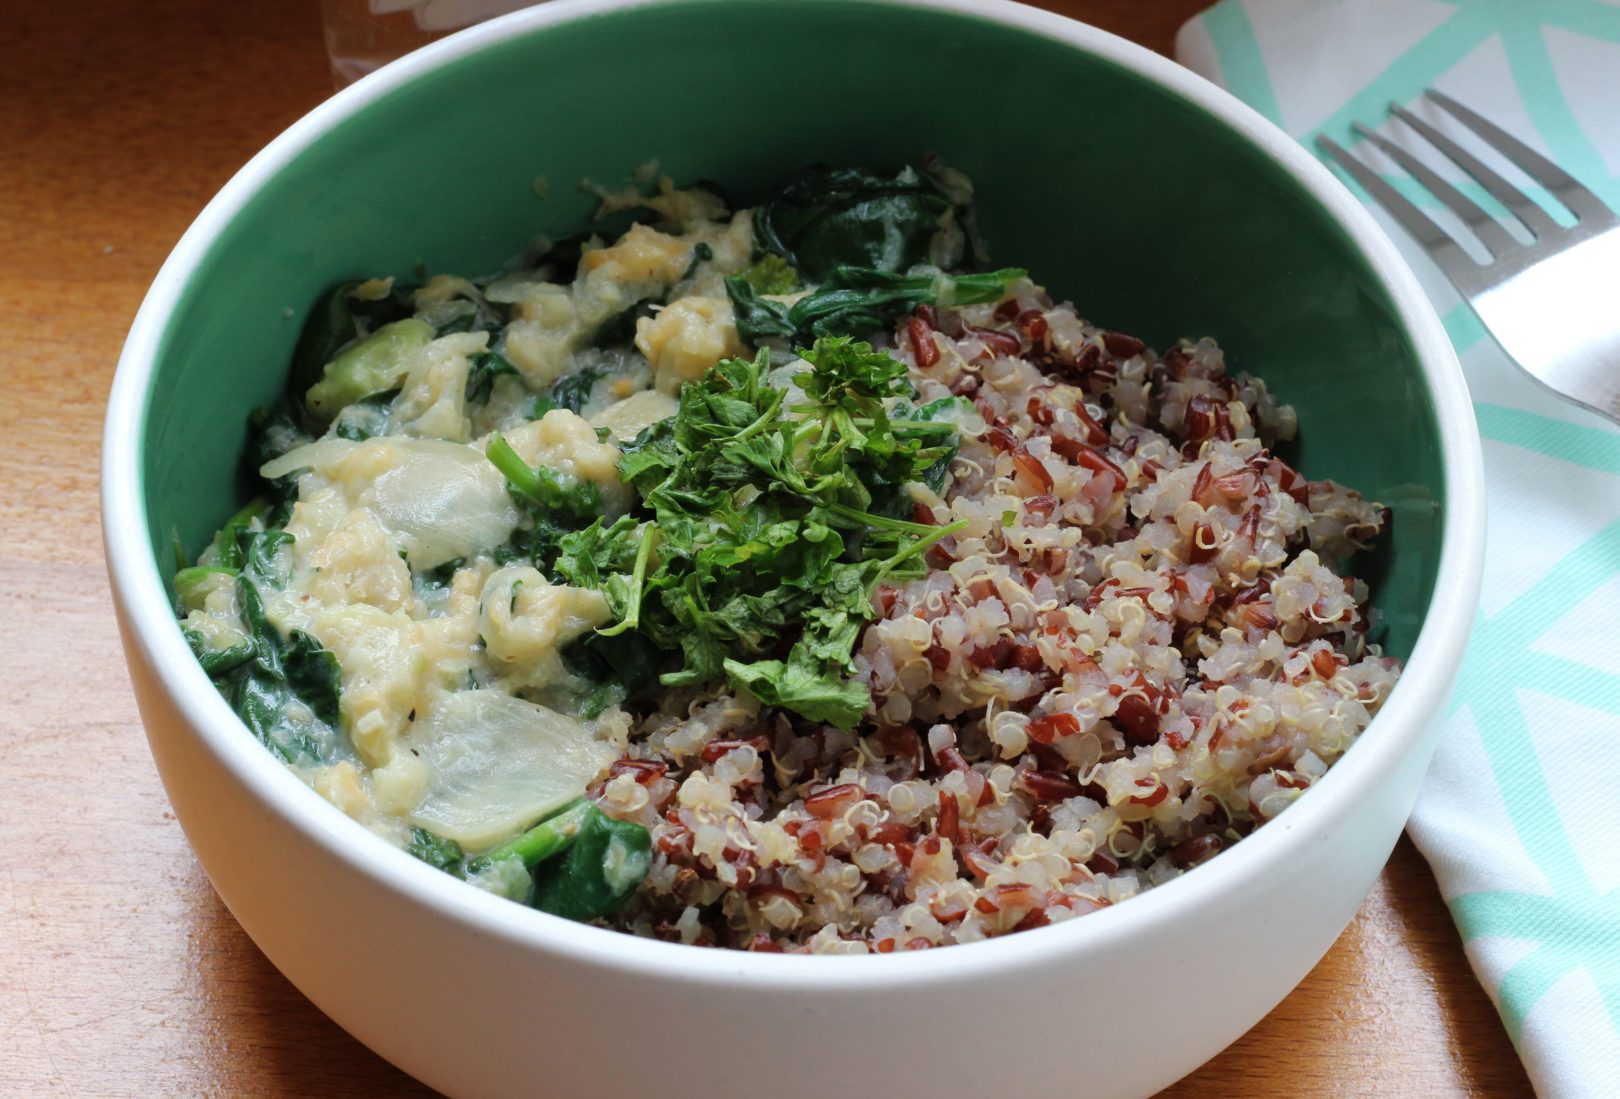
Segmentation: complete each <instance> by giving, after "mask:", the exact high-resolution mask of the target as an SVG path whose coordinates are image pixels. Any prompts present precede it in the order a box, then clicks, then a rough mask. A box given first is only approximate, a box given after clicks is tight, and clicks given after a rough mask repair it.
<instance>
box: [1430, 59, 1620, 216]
mask: <svg viewBox="0 0 1620 1099" xmlns="http://www.w3.org/2000/svg"><path fill="white" fill-rule="evenodd" d="M1423 94H1424V95H1425V96H1427V97H1428V98H1429V99H1431V100H1433V101H1434V102H1436V103H1438V104H1440V106H1442V107H1444V108H1445V109H1446V110H1447V111H1449V112H1451V114H1452V115H1453V116H1454V117H1455V118H1457V119H1458V120H1459V121H1461V122H1462V123H1463V124H1464V125H1466V126H1467V127H1468V128H1469V129H1471V130H1473V131H1474V132H1475V133H1476V134H1478V135H1479V136H1480V137H1482V138H1484V139H1485V141H1486V142H1487V143H1488V144H1490V145H1491V146H1492V147H1493V148H1495V149H1496V151H1497V152H1499V153H1501V154H1502V155H1503V156H1505V157H1507V158H1508V159H1509V160H1511V161H1513V163H1515V164H1517V165H1518V166H1519V168H1520V169H1521V170H1523V172H1524V174H1525V175H1527V176H1529V177H1530V178H1531V179H1533V180H1535V181H1536V182H1537V183H1539V184H1541V185H1542V186H1543V187H1545V188H1547V190H1549V191H1551V192H1552V194H1553V197H1555V198H1556V199H1558V201H1559V202H1561V203H1563V204H1564V205H1565V206H1566V207H1568V209H1569V212H1570V213H1572V214H1574V215H1575V216H1576V218H1579V219H1585V218H1593V219H1595V220H1598V221H1606V222H1613V221H1615V220H1616V219H1615V215H1614V211H1612V210H1610V209H1609V208H1608V206H1606V205H1604V203H1603V200H1602V199H1600V198H1598V197H1597V196H1596V195H1594V194H1593V193H1592V192H1591V191H1588V190H1587V189H1586V188H1585V187H1582V186H1581V185H1580V183H1578V182H1577V181H1576V179H1575V177H1574V176H1572V175H1570V174H1569V173H1568V172H1566V171H1564V170H1563V169H1562V168H1560V167H1559V166H1558V165H1556V164H1554V163H1553V162H1552V161H1550V160H1548V159H1547V158H1546V157H1544V156H1542V155H1541V154H1540V153H1538V152H1536V151H1535V150H1534V149H1532V148H1530V146H1528V145H1526V144H1525V143H1524V142H1522V141H1520V140H1519V139H1518V138H1516V137H1514V136H1513V135H1512V134H1510V133H1508V132H1507V131H1506V130H1504V129H1502V128H1501V127H1500V126H1498V125H1496V123H1494V122H1492V121H1490V120H1489V119H1487V118H1485V117H1484V116H1483V115H1481V114H1479V113H1478V112H1477V111H1473V110H1470V109H1469V108H1467V107H1465V106H1463V105H1462V104H1461V103H1458V102H1457V101H1456V100H1455V99H1453V98H1451V97H1450V96H1449V95H1447V94H1445V93H1444V92H1441V91H1436V90H1435V89H1434V88H1429V89H1428V90H1426V91H1425V92H1424V93H1423ZM1481 182H1483V181H1481Z"/></svg>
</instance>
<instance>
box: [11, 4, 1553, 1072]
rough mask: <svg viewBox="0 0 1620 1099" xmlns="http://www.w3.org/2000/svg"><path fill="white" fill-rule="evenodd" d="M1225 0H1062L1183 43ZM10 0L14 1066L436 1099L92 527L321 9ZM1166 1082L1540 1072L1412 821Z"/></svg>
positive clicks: (1150, 38)
mask: <svg viewBox="0 0 1620 1099" xmlns="http://www.w3.org/2000/svg"><path fill="white" fill-rule="evenodd" d="M1202 4H1203V0H1166V2H1159V0H1153V2H1149V0H1070V2H1067V3H1056V2H1053V3H1052V4H1051V6H1053V7H1055V8H1058V9H1059V10H1063V11H1065V12H1067V13H1068V14H1071V15H1076V16H1080V17H1084V18H1088V19H1090V20H1091V21H1092V22H1095V23H1098V24H1099V25H1102V26H1104V27H1106V28H1108V29H1110V30H1113V31H1115V32H1117V33H1122V34H1124V35H1126V36H1128V37H1130V38H1133V39H1135V40H1136V41H1139V42H1142V43H1144V44H1146V45H1148V46H1150V47H1152V48H1154V49H1158V50H1161V51H1167V50H1168V49H1169V47H1170V44H1171V41H1172V38H1173V35H1174V31H1175V28H1176V27H1177V26H1178V25H1179V24H1180V23H1181V21H1182V20H1183V19H1185V18H1186V17H1187V16H1189V15H1191V14H1193V13H1194V12H1195V11H1196V10H1198V9H1199V8H1200V7H1201V6H1202ZM15 7H16V8H17V9H20V10H14V11H10V12H8V15H7V18H6V19H5V20H4V22H3V25H0V58H5V59H6V63H5V64H4V65H0V101H3V102H4V103H6V104H7V106H6V108H5V110H4V111H0V301H3V302H4V303H5V305H6V311H7V323H6V324H5V325H4V326H0V364H3V368H4V375H3V379H4V380H3V382H0V385H3V387H4V390H3V400H0V614H3V621H4V622H5V624H6V629H7V637H6V639H5V640H4V642H0V674H3V679H4V684H5V688H6V691H5V704H4V705H3V706H0V1091H3V1092H5V1093H7V1094H16V1095H41V1094H63V1095H75V1096H99V1095H141V1096H148V1095H176V1096H185V1095H263V1096H299V1095H317V1094H336V1095H346V1096H357V1097H365V1096H410V1095H425V1094H427V1092H426V1091H425V1089H422V1088H421V1087H420V1086H419V1085H417V1084H415V1083H414V1082H413V1081H411V1080H409V1079H407V1078H406V1077H405V1076H403V1075H402V1074H400V1073H399V1072H397V1071H395V1070H394V1069H392V1068H390V1067H389V1066H388V1065H386V1064H385V1063H383V1062H382V1061H381V1060H379V1059H378V1058H376V1057H374V1056H373V1055H372V1054H370V1053H369V1052H367V1051H366V1050H365V1049H363V1048H362V1047H361V1046H359V1045H358V1044H357V1043H356V1042H354V1041H353V1040H352V1039H350V1038H349V1037H348V1036H347V1035H345V1034H344V1033H343V1032H342V1031H341V1030H339V1029H338V1028H337V1027H336V1026H335V1025H333V1024H332V1023H331V1022H329V1021H328V1020H327V1019H326V1018H325V1017H324V1016H322V1015H321V1014H320V1013H319V1012H317V1011H316V1010H315V1009H314V1008H313V1007H312V1006H311V1005H310V1004H309V1003H308V1002H307V1001H305V1000H304V999H303V998H302V997H301V996H299V995H298V993H297V992H295V991H294V990H293V989H292V988H291V987H290V986H289V985H288V984H287V983H286V981H284V980H283V979H282V978H281V977H280V975H279V974H277V973H276V971H275V970H274V969H273V968H271V966H270V965H269V964H268V963H267V962H266V961H265V959H264V958H263V956H262V955H260V954H259V952H258V951H257V950H256V949H255V948H254V947H253V945H252V943H251V942H249V941H248V939H247V937H246V936H245V935H244V934H243V933H242V931H241V929H240V928H239V927H238V926H237V925H236V923H235V921H234V920H233V919H232V918H231V916H230V914H229V913H228V912H227V911H226V910H225V909H224V907H223V906H222V905H221V904H220V902H219V901H218V899H217V898H216V897H215V896H214V893H213V891H212V889H211V888H210V887H209V885H208V882H207V880H206V879H205V878H204V877H203V875H202V873H201V871H200V870H199V869H198V868H197V865H196V863H195V861H194V860H193V858H192V856H191V853H190V851H189V849H188V848H187V846H186V843H185V840H184V838H183V837H182V835H181V833H180V829H179V827H178V826H177V825H176V823H175V821H174V818H173V816H172V815H171V813H170V812H169V809H168V803H167V801H166V799H165V797H164V794H163V790H162V787H161V785H160V784H159V782H158V779H157V776H156V774H155V772H154V771H153V768H152V764H151V760H150V756H149V755H148V754H147V749H146V744H145V739H144V737H143V735H142V732H141V728H140V724H139V721H138V719H137V717H136V713H135V706H134V701H133V699H132V697H131V695H130V691H129V686H128V681H127V679H126V677H125V672H124V666H123V661H122V657H121V655H120V652H119V648H118V641H117V637H116V634H115V630H114V626H113V620H112V614H111V612H110V610H109V606H108V595H107V588H106V580H105V576H104V573H103V569H102V563H101V549H100V541H99V534H98V528H97V500H96V492H97V488H98V479H97V473H96V464H97V460H98V457H99V446H98V439H99V436H100V428H101V416H102V409H103V403H104V401H105V398H106V393H107V387H108V383H109V380H110V379H111V376H112V371H113V366H114V363H115V361H116V359H117V356H118V350H119V346H120V344H121V342H122V339H123V335H124V332H125V330H126V328H127V327H128V324H129V321H130V319H131V318H132V317H133V315H134V312H135V309H136V307H137V305H138V304H139V302H140V299H141V296H142V294H143V293H144V291H145V287H146V285H147V283H148V282H149V281H150V280H151V278H152V276H153V274H154V273H155V271H156V270H157V267H158V265H159V264H160V263H161V262H162V259H163V257H164V256H165V255H166V254H167V252H168V250H169V249H170V247H172V245H173V244H174V242H175V240H176V239H177V238H178V237H179V235H180V234H181V232H182V231H183V230H184V229H185V227H186V225H187V224H188V223H189V222H190V220H191V218H192V217H193V216H194V215H195V214H196V212H197V211H198V210H199V209H200V208H201V206H202V205H203V203H204V202H205V201H206V200H207V199H208V197H209V196H210V195H211V194H212V193H213V192H214V190H215V189H216V188H217V187H218V186H219V185H220V184H222V183H223V182H224V181H225V180H226V179H227V178H228V177H229V176H230V174H231V173H232V172H233V171H234V170H235V169H236V168H237V167H238V166H240V165H241V163H242V162H243V161H244V160H246V159H247V157H248V156H249V155H251V154H252V152H253V151H255V150H256V149H257V148H259V147H260V146H261V145H263V144H264V143H265V142H266V141H267V140H269V139H270V138H271V137H273V136H274V135H275V134H276V133H277V132H278V131H280V130H281V129H282V128H283V127H285V126H286V125H287V124H288V123H290V122H292V121H293V120H294V119H295V118H297V117H298V116H299V115H301V114H302V113H303V112H304V111H306V110H307V109H309V108H310V107H312V106H313V105H315V104H316V103H317V102H319V101H320V100H321V99H322V98H323V97H324V96H325V95H326V94H327V93H328V92H329V90H330V87H329V83H328V76H327V69H326V60H325V57H324V54H323V52H322V49H321V30H320V21H319V16H318V12H317V10H316V7H315V5H314V4H313V2H307V0H306V2H304V3H279V2H276V0H252V2H248V0H238V2H233V3H218V2H209V0H174V2H170V3H166V4H154V3H150V2H148V0H106V2H103V3H99V4H97V5H95V6H93V7H89V6H81V5H70V4H63V3H57V4H30V5H16V6H15ZM47 611H48V613H47ZM1195 997H1196V994H1195ZM1193 1002H1194V1003H1195V1004H1197V1003H1198V1001H1197V1000H1196V998H1195V999H1194V1001H1193ZM1200 1006H1203V1007H1208V1008H1209V1009H1211V1010H1213V1009H1215V1005H1213V1004H1209V1005H1200ZM1142 1025H1144V1026H1160V1027H1165V1028H1169V1029H1173V1028H1174V1026H1175V1021H1174V1020H1173V1019H1170V1018H1166V1019H1161V1020H1148V1019H1144V1020H1143V1021H1142ZM1165 1094H1166V1095H1167V1096H1171V1097H1178V1099H1192V1097H1195V1096H1196V1097H1204V1099H1240V1097H1242V1099H1249V1097H1279V1099H1280V1097H1290V1099H1291V1097H1296V1096H1356V1097H1397V1096H1398V1097H1402V1099H1405V1097H1410V1096H1413V1095H1424V1096H1426V1097H1429V1099H1463V1097H1470V1099H1485V1097H1489V1099H1507V1097H1517V1096H1526V1095H1528V1094H1529V1086H1528V1084H1527V1082H1526V1080H1525V1076H1524V1072H1523V1070H1522V1068H1521V1067H1520V1065H1519V1063H1518V1061H1517V1059H1516V1058H1515V1056H1514V1054H1513V1051H1512V1050H1511V1048H1510V1047H1509V1046H1508V1043H1507V1040H1506V1038H1505V1036H1504V1034H1503V1031H1502V1028H1501V1026H1500V1024H1499V1023H1498V1021H1497V1019H1496V1016H1495V1013H1494V1011H1493V1010H1492V1008H1491V1005H1490V1003H1489V1002H1488V1001H1487V999H1486V998H1485V996H1484V995H1483V994H1482V992H1481V991H1480V989H1479V987H1478V986H1477V985H1476V984H1475V983H1474V980H1473V977H1472V975H1471V974H1470V972H1469V970H1468V967H1467V963H1466V962H1465V960H1464V958H1463V954H1462V950H1461V948H1460V946H1459V943H1458V939H1457V933H1456V931H1455V930H1454V929H1453V927H1452V924H1451V922H1450V920H1449V918H1448V917H1447V913H1446V910H1445V907H1444V905H1443V904H1442V903H1441V901H1440V898H1439V896H1438V894H1437V892H1436V890H1435V886H1434V882H1433V879H1432V878H1431V877H1430V876H1429V873H1428V870H1427V868H1426V867H1425V866H1424V864H1423V862H1422V860H1421V859H1420V858H1419V857H1418V855H1417V854H1416V853H1415V851H1414V850H1413V849H1412V847H1411V846H1410V845H1409V844H1407V843H1404V842H1403V843H1402V845H1401V846H1400V848H1399V849H1398V850H1397V851H1396V853H1395V857H1394V858H1393V859H1392V860H1391V862H1390V864H1389V867H1388V869H1387V870H1386V871H1385V873H1384V875H1383V877H1382V879H1381V880H1380V882H1379V885H1378V887H1377V888H1376V890H1375V891H1374V892H1373V894H1372V896H1371V897H1369V898H1368V900H1367V903H1366V904H1365V905H1364V906H1363V907H1362V910H1361V912H1360V914H1359V915H1358V916H1357V918H1356V920H1355V922H1354V923H1353V924H1352V925H1351V927H1350V928H1349V930H1347V931H1346V932H1345V934H1344V936H1343V938H1342V939H1340V941H1339V942H1338V944H1337V945H1336V946H1335V947H1334V948H1333V950H1332V951H1331V952H1330V953H1329V955H1328V956H1327V958H1326V959H1324V960H1323V962H1322V963H1321V965H1319V966H1318V967H1317V968H1316V970H1315V972H1313V973H1312V974H1311V975H1310V977H1309V978H1308V979H1307V980H1306V981H1305V982H1304V984H1302V985H1301V986H1300V987H1299V988H1298V990H1296V991H1295V992H1294V993H1293V994H1292V995H1291V996H1290V997H1289V998H1288V999H1287V1000H1286V1001H1285V1002H1284V1003H1283V1004H1282V1005H1281V1006H1280V1007H1279V1008H1278V1009H1277V1010H1276V1011H1274V1012H1273V1013H1272V1014H1271V1015H1270V1017H1268V1018H1267V1019H1265V1020H1264V1021H1263V1022H1262V1023H1260V1024H1259V1025H1258V1026H1257V1027H1255V1028H1254V1030H1253V1031H1251V1032H1250V1033H1249V1034H1248V1035H1247V1036H1245V1037H1244V1038H1243V1039H1242V1040H1241V1041H1239V1042H1238V1043H1237V1044H1236V1045H1235V1046H1233V1047H1232V1048H1231V1049H1229V1050H1228V1051H1227V1052H1226V1053H1224V1054H1222V1055H1221V1056H1220V1057H1219V1058H1217V1059H1216V1060H1215V1061H1213V1062H1211V1063H1210V1064H1209V1065H1207V1066H1205V1067H1204V1068H1203V1069H1202V1070H1200V1071H1199V1072H1198V1073H1196V1074H1195V1075H1194V1076H1192V1077H1190V1078H1188V1079H1187V1080H1185V1081H1183V1082H1182V1083H1181V1084H1179V1085H1177V1086H1176V1087H1174V1088H1172V1089H1170V1090H1169V1091H1168V1092H1166V1093H1165Z"/></svg>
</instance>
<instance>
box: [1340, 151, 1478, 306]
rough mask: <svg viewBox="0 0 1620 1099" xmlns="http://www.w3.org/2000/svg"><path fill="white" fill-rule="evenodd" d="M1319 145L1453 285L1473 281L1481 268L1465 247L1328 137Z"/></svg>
mask: <svg viewBox="0 0 1620 1099" xmlns="http://www.w3.org/2000/svg"><path fill="white" fill-rule="evenodd" d="M1316 144H1317V146H1318V147H1319V148H1321V149H1322V151H1323V152H1325V153H1327V154H1328V155H1329V156H1331V157H1332V158H1333V159H1334V160H1336V161H1338V162H1339V164H1340V165H1341V166H1342V167H1343V168H1344V170H1345V171H1347V172H1349V173H1350V175H1351V176H1353V177H1354V178H1355V181H1356V182H1357V183H1359V184H1361V185H1362V186H1363V187H1365V188H1366V189H1367V193H1368V194H1370V195H1372V197H1373V198H1374V199H1375V200H1376V201H1377V202H1378V205H1380V206H1382V207H1383V208H1384V209H1385V210H1387V211H1388V212H1389V215H1390V217H1392V218H1394V219H1395V220H1396V221H1398V222H1399V223H1400V225H1401V228H1403V229H1405V230H1406V231H1407V232H1408V233H1410V234H1412V237H1413V238H1414V239H1415V240H1416V241H1417V242H1418V244H1420V245H1422V246H1423V250H1424V251H1425V252H1427V253H1429V255H1430V256H1432V257H1433V258H1434V261H1435V262H1436V263H1438V264H1439V265H1440V267H1441V269H1443V270H1444V271H1445V272H1446V274H1447V275H1448V276H1450V277H1451V278H1452V279H1453V280H1454V281H1455V280H1457V279H1468V280H1471V279H1472V277H1473V274H1474V273H1475V272H1477V270H1478V268H1479V264H1477V263H1475V261H1474V258H1473V257H1472V256H1470V255H1469V254H1468V253H1467V252H1465V251H1463V249H1462V246H1461V245H1460V244H1458V243H1457V242H1456V241H1455V240H1453V239H1451V235H1450V234H1449V233H1447V232H1446V231H1445V230H1444V229H1442V228H1440V226H1438V225H1436V224H1435V223H1434V221H1433V220H1431V219H1430V218H1429V216H1428V215H1427V214H1425V213H1424V212H1423V211H1422V210H1419V209H1418V208H1417V207H1416V206H1414V205H1412V204H1411V203H1410V202H1408V201H1407V200H1406V199H1405V198H1403V197H1401V193H1400V192H1399V191H1397V190H1396V189H1395V188H1393V187H1391V186H1390V185H1389V184H1388V183H1385V182H1384V179H1383V177H1382V176H1380V175H1379V174H1378V173H1377V172H1375V171H1373V170H1372V169H1371V168H1369V167H1367V166H1366V165H1365V164H1363V163H1362V162H1361V161H1359V160H1357V159H1356V158H1355V157H1353V156H1351V155H1350V154H1349V153H1348V152H1346V151H1345V149H1344V147H1343V146H1341V145H1340V144H1339V143H1338V142H1336V141H1334V140H1333V139H1332V138H1330V137H1328V136H1327V135H1326V134H1321V135H1318V136H1317V139H1316Z"/></svg>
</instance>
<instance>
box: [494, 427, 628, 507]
mask: <svg viewBox="0 0 1620 1099" xmlns="http://www.w3.org/2000/svg"><path fill="white" fill-rule="evenodd" d="M485 453H487V454H488V455H489V460H490V461H491V462H493V463H495V468H496V469H498V470H500V471H501V473H502V475H503V476H505V478H506V484H507V489H508V491H510V492H511V494H512V499H513V500H515V501H516V502H517V504H518V506H520V507H523V508H525V509H526V510H531V511H532V510H536V509H537V510H539V511H540V512H541V513H544V514H558V515H562V516H566V517H568V518H571V519H589V518H591V517H592V516H595V515H600V514H601V513H602V490H601V489H599V488H597V487H596V485H595V484H594V483H592V482H590V481H580V480H576V479H574V478H571V477H565V476H558V475H557V474H556V473H554V472H552V471H551V470H549V469H547V468H546V467H545V466H539V467H538V468H531V467H530V466H529V464H528V463H527V462H525V461H524V460H523V459H522V458H520V457H519V456H518V453H517V451H515V450H513V449H512V445H511V444H510V443H508V442H507V441H506V440H505V439H504V438H502V437H501V436H500V435H496V436H494V437H493V438H492V439H491V440H490V442H489V447H488V449H487V450H486V452H485Z"/></svg>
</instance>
